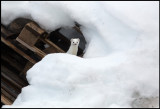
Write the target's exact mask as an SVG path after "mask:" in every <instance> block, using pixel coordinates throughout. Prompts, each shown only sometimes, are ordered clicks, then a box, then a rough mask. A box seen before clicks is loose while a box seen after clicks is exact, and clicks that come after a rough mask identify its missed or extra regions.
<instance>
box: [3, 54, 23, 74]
mask: <svg viewBox="0 0 160 109" xmlns="http://www.w3.org/2000/svg"><path fill="white" fill-rule="evenodd" d="M1 59H3V60H4V61H6V62H7V63H9V64H10V65H11V66H13V67H14V68H16V69H17V70H18V71H19V72H20V71H22V66H21V65H20V64H17V62H16V61H15V60H14V59H13V58H10V57H6V56H5V55H3V54H2V55H1Z"/></svg>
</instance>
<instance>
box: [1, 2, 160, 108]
mask: <svg viewBox="0 0 160 109" xmlns="http://www.w3.org/2000/svg"><path fill="white" fill-rule="evenodd" d="M1 6H2V8H1V9H2V11H1V12H2V14H1V22H2V24H4V25H8V24H9V23H10V22H11V21H13V20H14V19H15V18H18V17H25V18H30V19H32V20H34V21H36V22H37V23H38V24H39V25H40V26H41V27H42V28H44V29H45V30H47V31H48V32H51V31H53V30H55V29H57V28H59V27H64V28H65V27H67V28H68V27H73V26H74V22H75V21H76V22H78V23H79V24H81V25H82V26H81V28H80V29H81V31H82V33H83V35H84V37H85V39H86V41H87V44H86V45H85V46H86V49H85V54H84V57H83V58H80V57H77V56H74V55H70V54H66V53H55V54H48V55H47V56H45V57H44V58H43V59H42V60H41V61H40V62H38V63H37V64H35V65H34V66H33V67H32V68H31V69H29V70H28V72H27V80H28V82H29V84H30V85H28V86H26V87H24V88H23V89H22V92H21V94H19V96H18V98H17V99H16V101H15V102H14V103H13V104H12V105H10V106H9V105H5V106H3V108H6V107H7V108H11V107H108V108H113V107H116V108H118V107H121V108H125V107H146V108H148V107H159V61H158V60H159V2H158V1H150V2H148V1H132V2H131V1H130V2H125V1H123V2H122V1H121V2H118V1H116V2H113V1H103V2H102V1H85V2H82V1H76V2H74V1H67V2H64V1H54V2H51V1H43V2H42V1H41V2H36V1H17V2H15V1H14V2H13V1H12V2H11V1H5V2H4V1H2V2H1Z"/></svg>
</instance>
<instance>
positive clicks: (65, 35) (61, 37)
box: [49, 23, 86, 56]
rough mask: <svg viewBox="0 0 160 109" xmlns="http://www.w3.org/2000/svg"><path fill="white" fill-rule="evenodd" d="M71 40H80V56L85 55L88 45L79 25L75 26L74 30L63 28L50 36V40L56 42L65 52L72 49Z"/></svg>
mask: <svg viewBox="0 0 160 109" xmlns="http://www.w3.org/2000/svg"><path fill="white" fill-rule="evenodd" d="M71 38H79V39H80V44H79V49H78V54H77V55H78V56H79V55H83V53H84V50H85V45H86V40H85V38H84V36H83V34H82V32H81V31H80V25H79V24H78V23H76V24H75V27H73V28H69V27H68V28H64V27H61V28H59V29H57V30H55V31H52V32H51V33H50V35H49V39H50V40H51V41H52V42H54V43H55V44H56V45H58V46H59V47H61V48H62V49H63V50H64V51H65V52H67V50H68V49H69V47H70V39H71Z"/></svg>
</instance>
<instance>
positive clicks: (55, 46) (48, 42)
mask: <svg viewBox="0 0 160 109" xmlns="http://www.w3.org/2000/svg"><path fill="white" fill-rule="evenodd" d="M40 40H42V41H43V42H45V43H47V44H49V45H50V46H52V47H54V48H55V49H56V50H57V52H60V53H65V52H64V51H63V50H62V49H61V48H59V47H58V46H57V45H55V44H54V43H53V42H51V41H50V40H48V39H43V38H40Z"/></svg>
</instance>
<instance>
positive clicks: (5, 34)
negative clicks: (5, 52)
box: [1, 25, 15, 38]
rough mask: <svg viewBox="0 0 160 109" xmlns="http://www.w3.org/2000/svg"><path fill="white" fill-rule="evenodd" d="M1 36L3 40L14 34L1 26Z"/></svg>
mask: <svg viewBox="0 0 160 109" xmlns="http://www.w3.org/2000/svg"><path fill="white" fill-rule="evenodd" d="M1 34H2V35H3V36H4V37H5V38H9V37H12V36H14V35H15V34H14V33H12V32H10V31H8V30H7V29H6V28H5V27H4V26H2V25H1Z"/></svg>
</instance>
